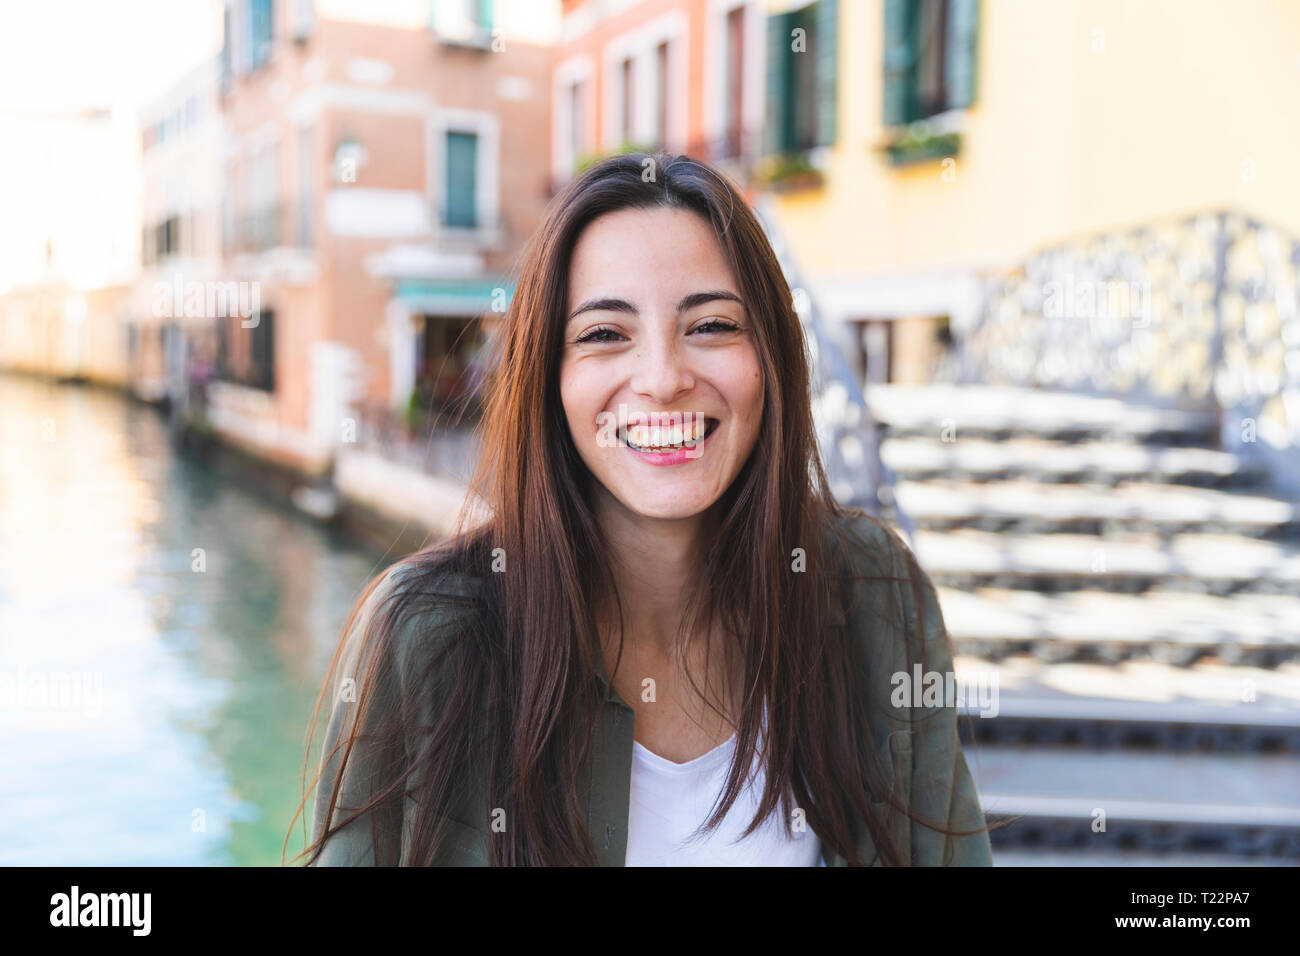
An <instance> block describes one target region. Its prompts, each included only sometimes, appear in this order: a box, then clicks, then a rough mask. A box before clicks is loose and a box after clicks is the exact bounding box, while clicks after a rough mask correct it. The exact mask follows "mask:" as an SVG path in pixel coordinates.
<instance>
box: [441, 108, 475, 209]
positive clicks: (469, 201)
mask: <svg viewBox="0 0 1300 956" xmlns="http://www.w3.org/2000/svg"><path fill="white" fill-rule="evenodd" d="M446 147H447V149H446V201H445V203H444V206H443V225H445V226H452V227H457V228H461V229H473V228H475V227H477V226H478V225H479V221H478V176H477V170H478V135H477V134H475V133H464V132H458V131H454V130H449V131H448V132H447V140H446Z"/></svg>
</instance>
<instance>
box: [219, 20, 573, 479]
mask: <svg viewBox="0 0 1300 956" xmlns="http://www.w3.org/2000/svg"><path fill="white" fill-rule="evenodd" d="M557 22H558V11H557V9H556V6H555V4H553V3H548V2H540V3H538V2H534V0H495V2H487V0H466V2H455V0H433V2H431V0H314V2H312V0H226V2H225V34H226V42H225V46H224V49H223V53H222V58H221V66H222V69H221V87H222V95H221V103H222V112H223V115H224V117H225V128H226V134H227V140H226V142H225V144H224V149H223V163H222V165H223V170H224V172H223V181H224V198H223V203H222V211H223V215H222V219H223V222H222V235H223V249H224V272H225V279H226V280H228V281H229V282H232V283H235V284H236V285H235V286H232V289H233V290H234V291H237V292H238V293H239V294H240V295H241V296H245V301H252V302H253V304H254V305H255V306H256V308H255V313H256V314H254V315H246V314H244V312H248V311H251V310H248V309H245V310H244V311H243V312H239V313H238V314H235V315H230V316H228V317H227V318H225V319H224V320H220V321H218V322H217V335H216V343H215V351H216V358H217V367H218V370H219V371H218V379H219V381H217V382H216V383H214V384H213V386H212V387H211V389H210V390H209V396H208V398H209V414H210V418H211V420H212V422H213V424H214V425H215V426H216V427H217V429H218V430H219V431H220V432H221V433H222V434H223V435H224V436H225V437H226V438H227V439H229V440H232V441H235V442H236V443H239V444H242V445H244V446H246V447H248V448H249V449H250V450H253V451H255V452H257V453H258V454H260V455H262V456H264V457H267V458H269V459H271V460H274V461H278V462H280V463H282V464H285V465H287V466H289V467H292V468H294V469H296V470H299V471H302V472H306V473H314V472H318V471H320V470H323V469H324V468H326V467H328V465H329V463H330V462H331V461H332V460H333V457H334V453H335V451H336V450H337V449H338V448H339V447H340V446H341V445H342V444H346V443H348V442H351V441H355V440H356V436H357V432H358V429H364V428H365V426H366V423H367V422H370V421H375V420H378V419H381V418H385V417H392V416H400V415H405V414H406V413H407V410H408V408H410V407H417V408H427V407H429V406H430V405H432V407H433V408H434V409H435V411H436V410H437V409H438V408H439V407H442V406H445V405H448V404H454V403H455V402H456V401H457V399H458V398H459V397H460V396H461V395H463V393H464V390H465V387H466V383H467V378H468V375H469V374H470V372H471V371H472V368H471V363H472V361H473V359H474V357H475V354H476V351H477V349H478V348H479V346H480V343H481V341H482V338H483V336H484V332H485V324H484V322H483V321H480V320H481V318H482V317H483V316H484V315H486V316H487V318H488V320H489V322H488V325H490V319H491V317H492V316H493V315H494V314H496V313H499V312H503V311H504V309H505V306H506V304H507V302H508V300H509V294H510V291H511V276H510V271H511V267H512V265H513V263H514V260H515V258H516V257H517V255H518V254H519V252H520V250H521V248H522V244H523V242H524V241H525V240H526V239H527V238H528V236H529V235H531V234H532V233H533V232H534V231H535V230H536V228H537V226H538V224H539V223H540V217H541V215H542V213H543V210H544V208H545V204H546V202H547V199H548V197H549V187H550V184H549V182H548V170H547V169H546V167H545V165H544V164H543V163H537V164H532V163H529V162H528V161H527V158H528V157H530V156H536V155H540V154H541V153H542V151H543V150H544V149H545V144H546V143H547V141H548V130H549V128H550V90H549V79H550V75H551V60H552V56H553V47H552V45H551V40H552V38H553V33H554V29H555V25H556V23H557ZM245 293H247V295H245ZM254 300H255V301H254Z"/></svg>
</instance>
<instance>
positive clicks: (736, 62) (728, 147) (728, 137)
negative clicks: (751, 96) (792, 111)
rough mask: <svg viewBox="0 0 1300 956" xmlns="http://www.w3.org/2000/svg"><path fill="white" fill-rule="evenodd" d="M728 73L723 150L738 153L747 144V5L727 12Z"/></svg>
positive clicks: (724, 99) (732, 153) (726, 153)
mask: <svg viewBox="0 0 1300 956" xmlns="http://www.w3.org/2000/svg"><path fill="white" fill-rule="evenodd" d="M726 44H727V45H726V54H725V56H726V59H725V63H726V67H725V69H726V74H725V80H724V84H725V85H724V87H723V99H722V109H723V117H724V119H723V131H724V133H723V135H724V137H725V139H724V142H723V152H724V155H726V156H739V155H740V154H741V149H742V147H743V143H744V132H745V129H744V123H745V117H744V112H743V109H742V107H743V104H744V93H745V8H744V6H739V7H736V8H735V9H733V10H732V11H730V12H729V13H728V14H727V25H726Z"/></svg>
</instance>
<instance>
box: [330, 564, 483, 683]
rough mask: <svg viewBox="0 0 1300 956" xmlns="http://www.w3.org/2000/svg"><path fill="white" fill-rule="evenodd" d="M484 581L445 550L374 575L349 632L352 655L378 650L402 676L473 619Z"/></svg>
mask: <svg viewBox="0 0 1300 956" xmlns="http://www.w3.org/2000/svg"><path fill="white" fill-rule="evenodd" d="M485 583H486V582H485V580H484V577H483V575H482V574H480V573H478V572H476V571H475V570H474V568H473V567H472V566H471V564H470V563H469V562H467V561H465V560H463V559H462V558H461V557H459V556H458V555H457V554H456V553H454V552H452V553H450V554H449V553H448V551H447V550H446V549H445V548H440V549H428V550H425V551H421V552H419V553H417V554H414V555H411V556H409V557H406V558H403V559H401V560H400V561H396V562H394V563H392V564H390V565H389V566H388V567H387V568H385V569H384V570H383V571H381V572H380V573H379V574H378V575H376V576H375V577H374V578H373V579H372V581H371V583H370V585H369V586H368V587H367V590H366V592H364V594H363V597H362V599H361V603H360V606H359V608H358V611H357V613H356V615H355V617H354V619H353V624H352V627H351V628H349V632H348V636H347V638H346V639H347V641H348V644H349V654H350V655H352V656H355V655H359V654H362V653H367V650H366V649H367V648H370V647H374V646H378V644H379V637H380V635H381V634H382V635H384V637H385V640H384V641H383V642H382V646H383V653H384V655H385V656H386V657H388V658H389V659H390V660H391V662H392V663H393V664H394V665H395V666H396V667H397V670H398V672H399V673H400V674H401V675H403V677H405V676H407V675H409V674H410V673H411V671H412V668H413V667H414V665H415V663H416V661H417V660H418V659H426V658H428V657H429V655H430V654H431V653H433V652H435V651H436V650H438V649H439V648H441V647H443V646H445V645H446V644H447V642H448V640H449V639H450V638H452V637H454V636H455V635H456V634H458V633H462V632H463V630H464V628H465V627H466V626H467V625H468V624H469V623H470V622H471V621H472V619H473V616H474V615H475V614H477V613H478V612H479V610H480V607H481V599H482V596H483V590H484V585H485Z"/></svg>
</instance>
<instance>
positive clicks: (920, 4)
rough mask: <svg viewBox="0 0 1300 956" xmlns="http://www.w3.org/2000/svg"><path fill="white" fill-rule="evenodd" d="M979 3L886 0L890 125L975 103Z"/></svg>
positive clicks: (886, 110) (886, 114)
mask: <svg viewBox="0 0 1300 956" xmlns="http://www.w3.org/2000/svg"><path fill="white" fill-rule="evenodd" d="M977 18H978V6H977V0H886V2H885V58H884V59H885V62H884V67H885V104H884V106H885V108H884V119H885V124H886V125H887V126H900V125H903V124H906V123H912V122H915V121H917V120H922V119H925V118H927V117H930V116H935V115H938V114H940V113H945V112H947V111H949V110H954V109H961V108H964V107H966V106H969V105H970V104H971V103H972V102H973V101H974V94H975V40H976V35H975V34H976V22H977Z"/></svg>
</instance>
